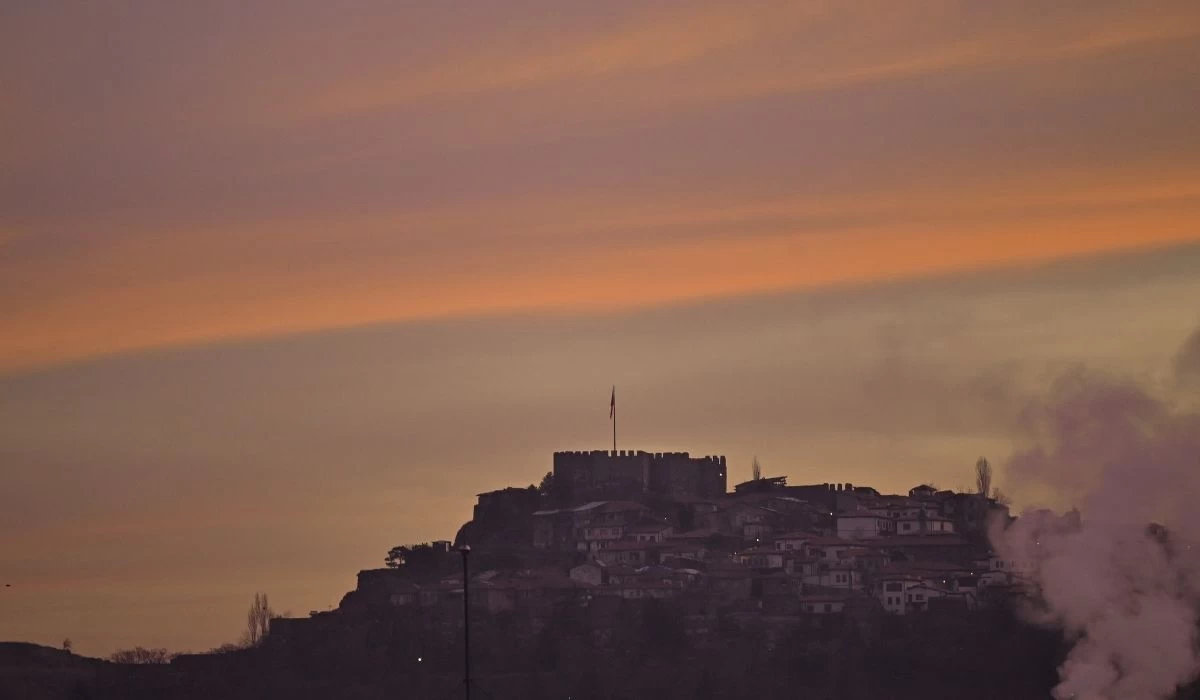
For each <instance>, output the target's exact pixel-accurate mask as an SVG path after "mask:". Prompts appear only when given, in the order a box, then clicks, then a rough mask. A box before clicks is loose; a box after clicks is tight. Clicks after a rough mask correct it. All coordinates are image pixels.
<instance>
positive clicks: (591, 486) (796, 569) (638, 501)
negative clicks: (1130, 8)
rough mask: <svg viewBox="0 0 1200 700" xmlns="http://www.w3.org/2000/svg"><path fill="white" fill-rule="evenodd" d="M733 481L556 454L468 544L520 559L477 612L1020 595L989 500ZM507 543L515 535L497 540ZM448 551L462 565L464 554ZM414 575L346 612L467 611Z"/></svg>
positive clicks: (655, 458)
mask: <svg viewBox="0 0 1200 700" xmlns="http://www.w3.org/2000/svg"><path fill="white" fill-rule="evenodd" d="M726 473H727V472H726V461H725V458H724V457H702V458H693V457H690V456H689V455H688V454H687V453H665V454H664V453H648V452H632V451H628V452H627V451H619V452H617V451H595V452H562V453H557V454H555V455H554V470H553V472H552V474H553V477H552V479H551V480H550V484H549V487H548V488H547V489H545V490H544V491H543V492H538V491H537V490H534V489H532V488H530V489H520V488H509V489H503V490H500V491H493V492H488V493H483V494H479V497H478V498H479V501H478V504H477V505H476V507H475V517H474V519H473V521H472V522H471V523H468V526H464V529H463V531H462V532H460V538H459V541H457V542H456V543H455V545H470V546H471V547H472V549H473V553H474V552H478V553H480V554H486V553H498V554H500V553H502V554H503V555H505V556H504V563H502V564H495V563H494V562H493V564H492V565H489V566H487V567H486V568H484V569H482V570H479V571H477V572H472V577H471V580H470V581H469V586H467V589H468V590H469V595H470V599H471V603H472V604H473V605H474V606H478V607H479V608H481V609H484V610H487V611H490V612H493V613H499V612H514V613H520V614H523V615H525V616H526V617H527V618H528V619H530V620H532V621H534V622H535V624H536V621H537V620H539V619H545V618H546V617H547V616H549V615H550V614H551V613H552V611H553V610H554V609H555V606H558V605H562V604H564V603H565V604H571V605H578V606H582V607H596V608H603V607H604V606H606V605H610V604H611V603H612V601H621V600H648V599H670V600H673V601H676V602H677V603H678V604H679V605H681V606H683V607H684V608H685V610H686V611H687V612H688V614H690V615H697V616H704V615H708V616H711V615H715V614H718V613H720V612H740V613H753V612H759V613H762V614H764V615H771V616H776V617H778V616H823V615H837V614H841V613H844V612H847V611H849V610H860V611H861V610H871V609H874V610H876V611H882V612H884V613H888V614H893V615H908V614H913V613H916V612H922V611H927V610H929V609H931V608H934V607H938V606H943V607H955V608H960V609H964V610H966V609H971V608H974V607H976V606H978V605H981V604H983V603H984V602H985V601H987V600H988V599H989V595H988V593H989V592H991V593H992V594H1000V595H1003V594H1006V593H1007V592H1009V591H1012V590H1013V588H1014V584H1016V583H1018V582H1019V580H1020V577H1021V575H1022V572H1023V570H1024V566H1023V563H1022V562H1015V561H1006V560H1003V559H1000V558H998V557H997V556H996V555H995V554H993V553H992V552H991V551H990V550H989V548H988V546H987V538H986V533H985V530H986V527H987V523H988V522H989V520H990V519H993V518H1008V517H1009V516H1008V511H1007V508H1006V507H1005V506H1004V505H1002V504H1000V503H997V502H996V501H994V500H992V499H990V498H987V497H985V496H982V495H979V494H974V493H958V492H954V491H948V490H939V489H936V488H934V487H932V486H929V485H926V484H918V485H916V486H914V487H912V488H911V489H909V490H908V491H907V492H906V493H902V494H886V493H881V492H879V491H878V490H876V489H874V488H871V487H869V486H861V485H853V484H849V483H821V484H808V485H789V484H788V483H787V480H786V478H784V477H774V478H756V479H753V480H751V481H747V482H744V483H740V484H737V485H736V486H735V487H734V489H733V491H732V492H728V489H727V486H726ZM497 532H503V533H504V536H503V537H501V538H496V537H490V538H489V533H497ZM466 533H469V534H470V535H471V537H466V536H465V535H466ZM463 540H467V541H463ZM472 540H473V541H472ZM522 540H524V541H522ZM436 546H437V547H438V548H439V549H440V550H442V551H443V552H444V553H445V554H446V556H448V557H453V556H454V554H455V553H454V552H452V551H451V549H452V546H451V544H450V543H449V542H442V543H437V544H436ZM403 568H404V567H400V568H399V569H378V570H370V571H363V572H361V573H360V574H359V583H358V588H357V589H356V591H355V592H353V593H352V594H351V595H349V596H347V599H346V600H345V601H343V606H342V607H343V609H353V608H355V607H356V606H357V607H362V606H366V605H388V606H394V607H409V606H412V607H415V608H422V607H424V608H429V607H434V606H444V607H445V608H446V609H447V610H449V609H451V608H452V607H453V606H455V605H461V601H462V595H463V589H464V586H463V580H462V574H461V573H460V572H457V571H449V572H447V571H443V572H442V575H441V576H439V577H437V578H434V579H429V578H428V577H426V578H422V577H420V576H414V575H411V572H405V571H404V570H403ZM456 601H457V602H456Z"/></svg>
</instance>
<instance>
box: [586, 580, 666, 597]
mask: <svg viewBox="0 0 1200 700" xmlns="http://www.w3.org/2000/svg"><path fill="white" fill-rule="evenodd" d="M681 588H682V586H681V585H680V584H678V583H675V582H673V581H631V582H628V583H620V584H612V585H609V586H602V587H600V588H597V589H596V590H595V591H594V593H595V595H601V596H617V597H620V598H624V599H626V600H643V599H646V598H659V599H661V598H673V597H675V595H676V594H677V593H679V591H680V590H681Z"/></svg>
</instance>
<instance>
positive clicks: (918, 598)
mask: <svg viewBox="0 0 1200 700" xmlns="http://www.w3.org/2000/svg"><path fill="white" fill-rule="evenodd" d="M923 600H925V594H924V593H918V594H917V602H918V603H920V602H921V601H923Z"/></svg>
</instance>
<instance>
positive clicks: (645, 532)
mask: <svg viewBox="0 0 1200 700" xmlns="http://www.w3.org/2000/svg"><path fill="white" fill-rule="evenodd" d="M672 532H673V530H672V529H671V525H670V524H669V523H650V524H643V525H634V526H632V527H628V528H625V535H626V536H627V537H629V538H630V539H632V540H633V541H634V542H649V543H653V544H659V543H661V542H662V541H663V540H665V539H666V538H668V537H670V536H671V533H672Z"/></svg>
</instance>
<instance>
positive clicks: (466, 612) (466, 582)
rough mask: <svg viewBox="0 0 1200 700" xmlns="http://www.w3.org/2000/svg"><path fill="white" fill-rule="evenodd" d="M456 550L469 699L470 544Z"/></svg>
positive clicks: (466, 692) (468, 695)
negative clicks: (460, 572)
mask: <svg viewBox="0 0 1200 700" xmlns="http://www.w3.org/2000/svg"><path fill="white" fill-rule="evenodd" d="M458 551H459V552H462V560H463V692H464V693H465V697H466V699H467V700H471V589H470V585H471V578H470V575H469V571H468V567H467V557H468V556H469V555H470V554H471V546H470V545H466V544H464V545H463V546H462V547H460V548H459V550H458Z"/></svg>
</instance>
